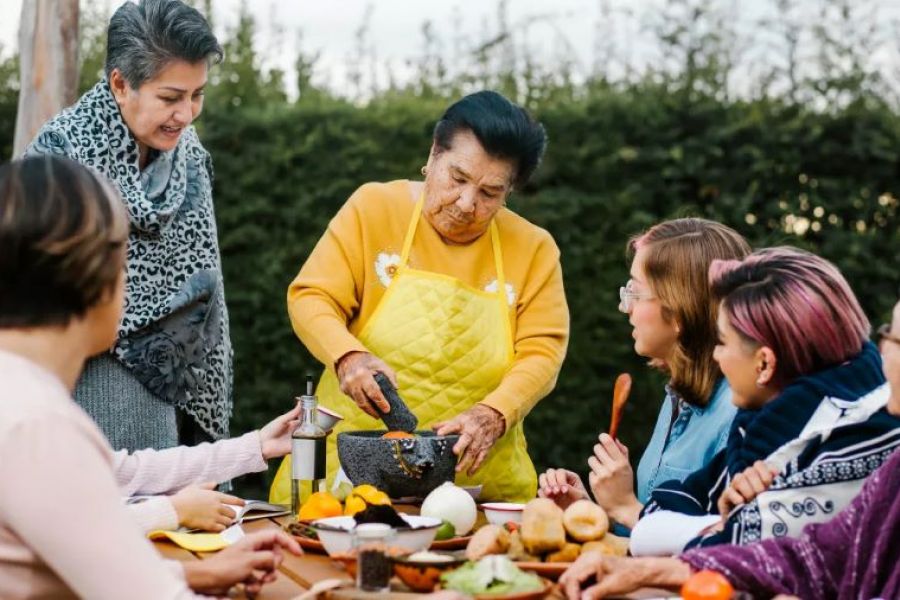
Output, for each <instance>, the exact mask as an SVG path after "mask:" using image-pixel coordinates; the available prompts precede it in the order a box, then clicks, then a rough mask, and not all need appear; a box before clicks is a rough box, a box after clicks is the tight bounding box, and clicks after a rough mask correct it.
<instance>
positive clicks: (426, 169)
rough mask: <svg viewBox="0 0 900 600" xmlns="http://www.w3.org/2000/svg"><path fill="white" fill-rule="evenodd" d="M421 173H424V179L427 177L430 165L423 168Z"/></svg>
mask: <svg viewBox="0 0 900 600" xmlns="http://www.w3.org/2000/svg"><path fill="white" fill-rule="evenodd" d="M419 172H420V173H422V177H426V176H427V175H428V165H425V166H424V167H422V168H421V169H420V170H419Z"/></svg>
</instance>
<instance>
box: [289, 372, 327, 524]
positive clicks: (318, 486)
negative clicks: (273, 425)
mask: <svg viewBox="0 0 900 600" xmlns="http://www.w3.org/2000/svg"><path fill="white" fill-rule="evenodd" d="M318 406H319V399H318V398H317V397H316V395H315V394H314V393H313V380H312V376H311V375H307V377H306V394H304V395H303V396H300V423H299V424H298V425H297V428H296V429H294V433H293V434H292V436H291V513H292V514H293V516H294V518H295V519H297V518H299V516H300V507H301V506H303V504H304V503H305V502H306V501H307V500H308V499H309V497H310V496H311V495H312V494H314V493H315V492H319V491H324V490H325V438H326V436H327V435H328V434H327V433H326V432H325V430H324V429H322V428H321V427H320V426H319V423H318V410H317V409H318Z"/></svg>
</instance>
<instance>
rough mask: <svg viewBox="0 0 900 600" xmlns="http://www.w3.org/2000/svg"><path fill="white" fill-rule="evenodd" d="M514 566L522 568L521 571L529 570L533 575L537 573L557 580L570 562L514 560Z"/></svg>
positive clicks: (569, 565)
mask: <svg viewBox="0 0 900 600" xmlns="http://www.w3.org/2000/svg"><path fill="white" fill-rule="evenodd" d="M516 566H517V567H519V568H520V569H522V570H523V571H531V572H532V573H534V574H535V575H539V576H541V577H544V578H546V579H550V580H551V581H558V580H559V578H560V576H562V574H563V573H565V572H566V570H567V569H568V568H569V567H571V566H572V563H570V562H558V563H552V562H551V563H547V562H525V561H521V562H520V561H516Z"/></svg>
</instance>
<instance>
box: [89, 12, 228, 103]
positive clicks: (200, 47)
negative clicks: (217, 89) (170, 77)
mask: <svg viewBox="0 0 900 600" xmlns="http://www.w3.org/2000/svg"><path fill="white" fill-rule="evenodd" d="M173 60H183V61H186V62H189V63H191V64H195V63H197V62H200V61H201V60H205V61H207V62H209V63H213V64H214V63H218V62H220V61H221V60H222V46H220V45H219V41H218V40H217V39H216V36H215V35H214V34H213V32H212V29H210V27H209V23H208V22H207V21H206V19H205V18H204V17H203V15H201V14H200V13H199V12H198V11H197V10H196V9H194V8H192V7H190V6H188V5H187V4H185V3H184V2H182V1H181V0H139V1H138V2H132V1H130V0H129V1H128V2H125V3H124V4H123V5H122V6H120V7H119V8H118V10H116V12H115V13H114V14H113V16H112V19H110V21H109V29H107V38H106V76H107V77H109V75H110V73H112V71H113V69H119V71H120V72H121V73H122V76H123V77H124V78H125V81H127V82H128V84H129V85H130V86H131V87H132V88H135V89H136V88H138V87H140V86H141V84H143V83H144V82H145V81H147V80H150V79H153V78H154V77H156V75H158V74H159V72H160V71H161V70H162V69H163V68H164V67H165V66H166V65H167V64H168V63H170V62H172V61H173Z"/></svg>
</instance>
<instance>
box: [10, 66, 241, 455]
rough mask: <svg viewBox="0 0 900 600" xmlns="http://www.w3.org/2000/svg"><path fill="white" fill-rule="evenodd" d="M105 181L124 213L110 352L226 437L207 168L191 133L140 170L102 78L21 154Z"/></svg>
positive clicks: (224, 334) (224, 365)
mask: <svg viewBox="0 0 900 600" xmlns="http://www.w3.org/2000/svg"><path fill="white" fill-rule="evenodd" d="M25 153H26V155H28V154H48V153H55V154H61V155H64V156H67V157H69V158H72V159H74V160H77V161H78V162H80V163H82V164H84V165H86V166H89V167H92V168H93V169H95V170H96V171H98V172H100V173H101V174H103V175H105V176H106V177H107V178H109V179H110V180H112V181H113V182H114V183H115V184H116V186H117V187H118V189H119V192H120V193H121V195H122V200H123V201H124V202H125V205H126V206H127V208H128V213H129V215H130V216H131V234H130V237H129V242H128V271H127V278H126V299H125V315H124V317H123V319H122V323H121V325H120V326H119V332H118V340H117V342H116V344H115V346H114V347H113V348H112V350H111V352H112V354H113V355H114V356H115V357H116V358H117V359H118V360H119V361H121V362H122V364H124V365H125V366H126V367H127V368H128V369H129V370H130V371H131V372H132V373H133V374H134V375H135V377H137V379H138V380H140V382H141V383H142V384H143V385H144V386H145V387H146V388H147V389H148V390H150V391H151V392H152V393H153V394H154V395H156V396H158V397H159V398H161V399H163V400H165V401H166V402H169V403H171V404H173V405H175V406H177V407H179V408H182V409H184V410H185V411H186V412H187V413H188V414H190V415H191V416H192V417H193V418H194V419H195V420H196V421H197V423H198V425H200V427H201V428H202V429H203V430H204V431H206V432H207V433H208V434H209V435H210V436H212V437H213V438H215V439H219V438H222V437H226V436H227V434H228V421H229V417H230V415H231V409H232V398H231V394H232V348H231V338H230V335H229V333H228V312H227V309H226V307H225V294H224V288H223V282H222V266H221V259H220V256H219V245H218V240H217V234H216V222H215V216H214V213H213V202H212V161H211V159H210V156H209V153H208V152H206V150H205V149H204V148H203V146H202V145H201V144H200V141H199V139H198V138H197V134H196V132H195V131H194V128H193V127H188V128H187V129H185V131H184V132H183V133H182V135H181V139H180V140H179V142H178V145H177V146H176V148H175V149H174V150H172V151H169V152H163V153H158V154H157V156H156V158H155V160H153V162H151V163H150V165H149V166H148V167H147V168H145V169H144V171H143V172H142V171H141V170H140V169H139V168H138V145H137V142H136V140H135V138H134V136H133V135H131V132H130V131H129V129H128V126H127V125H126V124H125V121H124V120H123V119H122V115H121V113H120V112H119V107H118V105H117V104H116V102H115V99H114V98H113V95H112V93H111V91H110V89H109V85H108V83H107V82H106V80H105V79H103V80H101V81H100V82H99V83H97V85H95V86H94V87H93V88H91V89H90V90H89V91H88V92H87V93H86V94H85V95H84V96H82V97H81V98H80V99H79V100H78V102H77V103H76V104H75V105H73V106H72V107H70V108H68V109H66V110H64V111H62V112H61V113H60V114H59V115H57V116H56V117H54V118H53V119H51V120H50V121H48V122H47V123H46V124H45V125H44V126H43V127H42V128H41V131H40V132H39V133H38V135H37V137H36V138H35V139H34V141H32V142H31V144H30V145H29V147H28V148H27V149H26V151H25Z"/></svg>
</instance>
